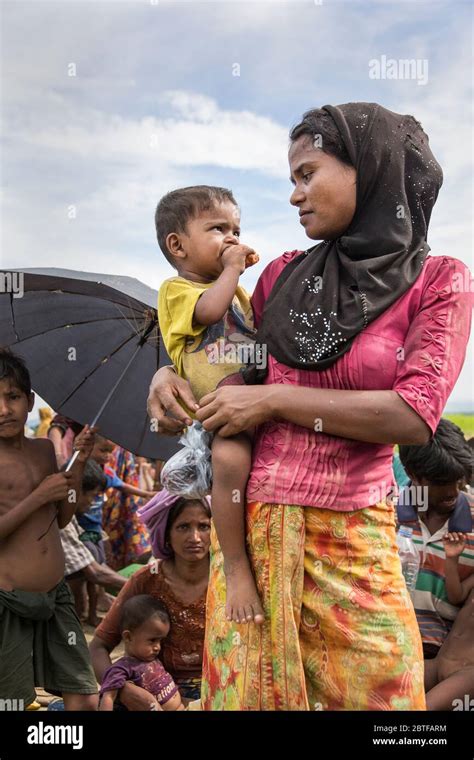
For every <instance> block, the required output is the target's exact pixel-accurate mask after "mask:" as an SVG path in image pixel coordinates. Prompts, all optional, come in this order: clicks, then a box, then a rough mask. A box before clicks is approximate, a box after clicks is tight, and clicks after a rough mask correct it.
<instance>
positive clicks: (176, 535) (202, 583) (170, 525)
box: [90, 490, 211, 711]
mask: <svg viewBox="0 0 474 760" xmlns="http://www.w3.org/2000/svg"><path fill="white" fill-rule="evenodd" d="M142 519H144V521H145V523H146V524H147V527H148V528H149V530H150V537H151V540H152V546H153V556H154V557H156V561H155V562H154V563H153V564H151V565H147V566H146V567H144V568H143V569H142V570H139V571H138V572H137V573H135V574H134V575H133V576H132V578H130V579H129V580H128V581H127V583H126V585H125V586H124V587H123V589H122V590H121V592H120V594H119V595H118V597H117V599H116V600H115V602H114V604H113V605H112V607H111V609H110V610H109V612H108V613H107V615H106V617H105V618H104V620H103V621H102V623H101V624H100V625H99V627H98V628H97V629H96V632H95V636H94V638H93V640H92V641H91V643H90V653H91V659H92V664H93V666H94V670H95V674H96V677H97V680H98V681H99V683H101V682H102V678H103V675H104V672H105V670H106V669H107V668H108V667H109V666H110V665H111V662H112V661H111V658H110V655H111V653H112V652H113V650H114V649H115V647H116V646H117V645H118V644H119V643H120V641H121V630H120V621H121V612H122V607H123V604H124V602H126V601H127V599H130V598H131V597H133V596H136V595H138V594H150V595H151V596H153V597H155V598H157V599H160V600H161V601H162V602H163V603H164V604H165V605H166V607H167V609H168V612H169V616H170V621H171V628H170V632H169V635H168V636H167V637H166V639H165V640H164V641H163V642H162V646H161V651H160V655H159V656H160V659H161V661H162V663H163V666H164V668H165V670H166V671H168V673H170V675H171V676H172V678H173V680H174V681H175V683H176V684H177V686H178V688H179V690H180V693H181V696H182V698H183V702H188V701H190V700H195V699H199V696H200V688H201V671H202V657H203V649H204V627H205V616H206V594H207V584H208V579H209V545H210V530H211V511H210V508H209V504H208V501H207V500H205V499H204V500H202V501H200V500H197V499H193V500H191V499H185V498H183V497H179V496H175V495H172V494H169V493H168V492H167V491H165V490H163V491H160V493H159V494H157V496H155V497H154V499H152V501H151V502H149V505H147V506H146V507H145V508H144V509H143V510H142ZM118 699H119V701H120V703H121V704H122V705H123V706H124V707H126V708H127V709H128V710H133V711H138V710H150V709H160V708H159V706H158V705H157V704H156V705H155V704H153V706H151V704H150V694H149V693H148V692H147V691H145V689H142V688H140V687H139V686H136V685H134V684H132V683H126V685H125V686H124V687H123V688H122V689H121V690H120V694H119V697H118ZM155 701H156V700H155Z"/></svg>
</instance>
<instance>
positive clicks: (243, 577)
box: [225, 559, 265, 625]
mask: <svg viewBox="0 0 474 760" xmlns="http://www.w3.org/2000/svg"><path fill="white" fill-rule="evenodd" d="M225 577H226V585H227V594H226V597H227V598H226V606H225V614H226V618H227V620H233V621H234V622H235V623H256V624H257V625H261V624H262V623H263V620H264V617H265V615H264V612H263V607H262V603H261V601H260V597H259V595H258V591H257V586H256V585H255V579H254V577H253V574H252V570H251V569H250V565H249V563H248V560H247V559H244V560H243V561H242V562H235V563H232V564H231V565H228V564H226V566H225Z"/></svg>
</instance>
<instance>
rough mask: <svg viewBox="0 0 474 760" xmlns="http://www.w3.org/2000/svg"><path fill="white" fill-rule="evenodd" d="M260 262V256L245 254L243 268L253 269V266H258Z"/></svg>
mask: <svg viewBox="0 0 474 760" xmlns="http://www.w3.org/2000/svg"><path fill="white" fill-rule="evenodd" d="M259 261H260V256H259V255H258V253H249V254H247V258H246V259H245V268H246V269H247V267H253V265H254V264H258V262H259Z"/></svg>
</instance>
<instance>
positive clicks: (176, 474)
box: [161, 421, 212, 499]
mask: <svg viewBox="0 0 474 760" xmlns="http://www.w3.org/2000/svg"><path fill="white" fill-rule="evenodd" d="M211 440H212V433H209V432H208V431H207V430H205V428H203V426H202V425H201V423H200V422H197V421H195V422H193V424H192V425H191V426H190V427H188V429H187V430H186V432H185V433H184V435H182V436H181V438H180V439H179V443H182V444H183V448H182V449H181V451H178V452H177V453H176V454H174V455H173V456H172V457H171V458H170V459H168V461H167V462H166V463H165V465H164V466H163V469H162V470H161V483H162V485H163V488H166V490H167V491H169V492H170V493H174V494H178V495H179V496H186V497H187V498H190V499H201V498H202V497H203V496H206V495H207V494H208V493H209V491H210V489H211V485H212V468H211V449H210V445H211Z"/></svg>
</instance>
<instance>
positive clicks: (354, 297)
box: [242, 103, 443, 383]
mask: <svg viewBox="0 0 474 760" xmlns="http://www.w3.org/2000/svg"><path fill="white" fill-rule="evenodd" d="M323 110H325V111H327V113H328V114H329V115H330V116H331V117H332V119H333V121H334V123H335V124H336V127H337V129H338V131H339V133H340V135H341V138H342V141H343V143H344V145H345V147H346V150H347V152H348V154H349V157H350V159H351V161H352V164H353V166H354V168H355V169H356V172H357V203H356V210H355V214H354V218H353V219H352V222H351V224H350V226H349V228H348V229H347V230H346V231H345V233H344V235H342V236H341V237H339V238H337V239H336V240H327V241H324V242H322V243H319V244H318V245H315V246H314V247H312V248H309V249H308V250H307V251H304V252H303V253H302V254H300V255H299V256H296V257H295V258H294V259H293V260H292V261H291V262H290V263H289V264H287V266H286V267H285V268H284V269H283V271H282V272H281V274H280V276H279V277H278V278H277V280H276V282H275V284H274V286H273V289H272V291H271V294H270V296H269V298H268V299H267V301H266V304H265V308H264V311H263V315H262V322H261V325H260V327H259V329H258V331H257V335H256V337H255V340H256V342H257V343H259V344H263V345H265V344H266V346H267V350H268V351H269V353H270V354H272V356H273V357H274V358H275V359H276V360H277V361H279V362H282V363H283V364H286V365H287V366H289V367H295V368H299V369H308V370H323V369H326V368H327V367H330V366H331V365H332V364H334V362H335V361H337V359H339V357H341V356H342V355H343V354H345V353H346V351H348V350H349V348H350V347H351V344H352V341H353V340H354V338H355V337H356V335H358V333H359V332H361V330H363V329H364V327H367V325H369V324H370V323H371V322H373V321H374V319H377V317H379V316H380V315H381V314H382V313H383V312H384V311H386V309H388V308H389V307H390V306H391V305H392V304H393V303H395V301H397V300H398V299H399V298H400V297H401V296H402V295H403V294H404V293H405V292H406V291H407V290H408V289H409V288H410V287H411V286H412V285H413V283H414V282H415V280H416V279H417V277H418V275H419V274H420V272H421V270H422V268H423V263H424V261H425V258H426V256H427V254H428V252H429V250H430V247H429V245H428V243H427V242H426V238H427V231H428V224H429V221H430V216H431V211H432V209H433V206H434V204H435V201H436V198H437V196H438V192H439V189H440V187H441V184H442V180H443V174H442V170H441V167H440V166H439V164H438V162H437V161H436V159H435V158H434V156H433V154H432V152H431V150H430V147H429V144H428V137H427V135H426V134H425V132H424V131H423V129H422V127H421V124H419V122H417V121H416V120H415V119H414V118H413V116H403V115H401V114H398V113H394V112H393V111H389V110H387V109H386V108H383V107H382V106H380V105H378V104H377V103H346V104H344V105H340V106H324V108H323ZM316 278H318V279H316ZM319 278H322V279H321V280H320V279H319ZM319 283H322V285H321V287H318V284H319ZM266 371H267V370H256V368H255V367H247V368H246V369H244V370H242V374H243V377H244V380H245V382H248V383H255V382H262V380H263V379H264V377H265V375H266Z"/></svg>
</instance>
